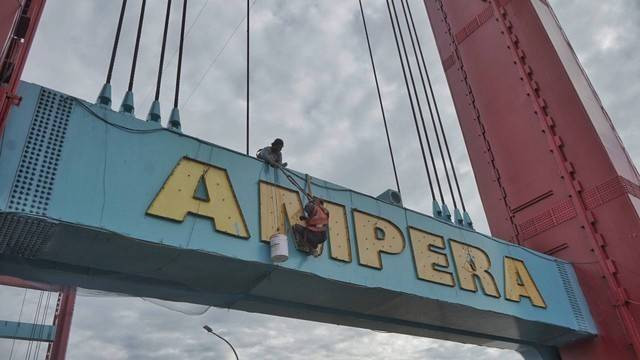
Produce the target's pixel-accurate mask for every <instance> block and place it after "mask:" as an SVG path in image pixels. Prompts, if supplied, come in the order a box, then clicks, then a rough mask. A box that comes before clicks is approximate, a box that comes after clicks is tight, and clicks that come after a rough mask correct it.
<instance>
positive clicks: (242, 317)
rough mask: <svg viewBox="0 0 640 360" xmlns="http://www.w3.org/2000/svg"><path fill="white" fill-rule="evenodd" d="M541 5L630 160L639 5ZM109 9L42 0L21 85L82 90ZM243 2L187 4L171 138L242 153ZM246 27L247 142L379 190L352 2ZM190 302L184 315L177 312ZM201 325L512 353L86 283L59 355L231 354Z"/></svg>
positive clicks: (403, 349) (372, 105)
mask: <svg viewBox="0 0 640 360" xmlns="http://www.w3.org/2000/svg"><path fill="white" fill-rule="evenodd" d="M4 1H7V0H4ZM363 2H364V4H365V12H366V15H367V21H368V25H369V29H370V35H371V38H372V42H373V50H374V56H375V58H376V65H377V67H378V71H379V73H378V75H379V77H380V80H381V86H382V91H383V98H384V102H385V108H386V110H387V116H388V119H389V121H390V132H391V139H392V142H393V144H394V146H395V147H394V151H395V153H396V157H397V158H396V161H397V163H398V170H399V176H400V183H401V188H402V192H403V197H404V203H405V206H407V207H409V208H413V209H417V210H420V211H423V212H427V213H430V200H429V199H428V190H427V189H426V187H425V183H426V179H425V178H424V171H423V170H422V168H421V165H420V161H421V158H420V156H419V148H418V144H417V140H416V138H415V133H414V131H413V125H412V124H411V117H410V109H409V106H408V101H407V98H406V93H405V91H404V84H403V83H402V74H401V71H400V68H399V63H398V58H397V56H396V52H395V51H396V50H395V44H394V43H393V35H392V33H391V32H390V25H389V20H388V17H387V12H386V11H387V10H386V7H385V5H384V1H383V0H365V1H363ZM139 3H140V1H139V0H132V1H129V7H128V9H127V16H126V19H125V25H124V28H123V36H122V40H121V47H120V49H119V53H118V59H117V61H116V66H115V73H114V78H113V80H112V84H113V87H114V94H113V95H114V96H113V99H114V104H115V105H114V107H115V106H117V105H119V103H120V101H121V99H122V96H123V93H124V91H125V90H126V85H127V82H128V74H129V67H130V59H131V54H132V49H133V43H134V32H135V25H136V20H137V14H138V7H139ZM180 3H181V2H178V1H174V5H175V6H174V13H173V14H174V16H173V18H172V24H171V25H172V32H170V34H169V36H170V41H169V46H168V50H167V69H166V71H165V75H166V76H165V77H164V82H163V92H162V97H161V103H162V105H163V108H162V110H163V121H166V118H167V117H168V113H169V111H170V104H171V103H172V93H173V87H174V76H175V75H174V74H175V71H174V69H175V64H176V61H175V60H176V57H175V52H176V47H177V35H178V33H177V31H176V29H177V28H178V25H179V24H178V18H177V16H175V15H176V14H178V7H179V6H180ZM551 3H552V5H553V6H554V8H555V10H556V13H557V15H558V17H559V18H560V21H561V23H562V24H563V26H564V29H565V30H566V32H567V34H568V36H569V38H570V40H571V41H572V45H573V46H574V48H575V50H576V52H577V54H578V56H579V58H580V59H581V60H582V63H583V65H584V67H585V69H586V71H587V73H588V74H589V76H590V78H591V80H592V82H593V83H594V86H595V88H596V89H597V91H598V93H599V95H600V97H601V99H602V101H603V102H604V104H605V107H606V108H607V110H608V111H609V113H610V115H611V117H612V118H613V121H614V123H615V125H616V126H617V129H618V132H619V133H620V135H621V137H622V139H623V141H624V142H625V144H626V146H627V149H628V151H629V153H630V154H631V157H632V158H635V159H637V158H638V157H639V155H640V143H639V142H637V141H636V139H637V138H638V136H640V126H638V125H637V116H638V115H637V114H639V113H640V102H639V101H637V98H638V97H640V82H638V79H640V66H638V61H637V59H638V58H640V47H638V45H637V38H638V36H639V35H640V3H639V2H638V0H615V1H600V0H552V1H551ZM119 4H120V1H116V0H110V1H104V0H49V1H48V3H47V6H46V8H45V12H44V15H43V18H42V21H41V24H40V27H39V30H38V35H37V37H36V40H35V42H34V45H33V48H32V51H31V55H30V59H29V61H28V63H27V67H26V69H25V73H24V79H25V80H27V81H31V82H35V83H38V84H41V85H45V86H48V87H51V88H54V89H56V90H59V91H62V92H66V93H69V94H71V95H74V96H77V97H80V98H83V99H87V100H93V99H95V97H96V95H97V94H98V91H99V89H100V87H101V85H102V83H103V82H104V78H105V75H106V69H107V65H108V57H109V54H110V49H111V44H112V41H113V35H114V32H115V24H116V20H117V15H118V11H119V6H120V5H119ZM164 4H165V1H160V0H151V1H148V8H147V17H146V20H145V27H144V31H143V40H142V45H141V50H140V59H139V64H138V70H137V74H136V81H135V88H134V93H135V99H136V114H137V116H138V117H141V118H144V117H146V113H147V111H148V108H149V104H150V102H151V100H152V97H153V90H154V84H155V73H156V71H157V59H158V55H159V52H160V50H159V48H160V46H159V45H160V41H161V28H162V21H163V16H164V7H165V5H164ZM411 4H412V8H413V10H414V15H416V21H417V22H418V28H419V29H421V34H420V35H421V39H422V41H423V46H425V47H426V48H427V54H426V56H427V58H428V59H427V60H428V66H429V68H430V70H431V72H432V77H433V78H434V81H435V89H436V92H437V94H438V100H439V104H440V107H441V110H442V113H443V116H444V119H445V121H446V127H447V134H448V136H449V141H450V142H451V144H452V149H453V153H454V154H453V155H454V158H455V162H456V164H457V167H458V170H459V175H460V178H461V181H462V185H463V192H464V195H465V200H466V202H467V204H468V207H469V208H470V212H471V215H472V217H473V219H474V221H475V222H476V225H477V228H478V229H480V230H481V231H484V232H488V228H487V225H486V220H485V219H484V215H483V211H482V206H481V204H480V200H479V196H478V193H477V189H476V186H475V182H474V179H473V174H472V171H471V168H470V165H469V163H468V157H467V155H466V151H465V149H464V144H463V142H462V138H461V134H460V130H459V128H458V126H457V122H456V121H457V120H456V118H455V111H454V109H453V105H452V102H451V99H450V95H449V92H448V89H447V86H446V83H445V80H444V74H443V72H442V69H441V65H440V64H439V61H438V56H437V55H436V51H435V48H434V45H433V37H432V35H431V32H430V27H429V25H428V22H427V19H426V14H425V13H424V11H423V7H422V6H421V1H419V0H411ZM244 6H245V5H244V1H240V0H237V1H229V0H192V1H190V2H189V9H188V14H189V15H188V16H189V20H188V24H187V28H188V33H187V39H186V45H185V46H186V50H185V60H184V69H183V70H184V73H183V80H182V95H181V105H180V107H181V115H182V126H183V130H184V132H185V133H188V134H190V135H193V136H196V137H199V138H202V139H205V140H208V141H211V142H213V143H217V144H220V145H223V146H226V147H229V148H231V149H235V150H238V151H244V148H245V143H244V121H245V83H244V81H245V72H244V66H245V65H244V61H245V57H244V56H245V32H244V23H242V21H243V19H244V15H245V7H244ZM251 23H252V32H251V36H252V56H251V61H252V79H251V109H252V111H251V123H252V132H251V144H250V147H251V149H257V148H259V147H261V146H263V145H265V144H267V143H268V142H270V141H271V140H272V139H273V138H274V137H276V136H278V137H282V138H283V139H285V143H286V145H285V157H286V161H288V162H289V164H290V166H291V167H293V168H295V169H296V170H300V171H303V172H307V173H310V174H313V175H314V176H317V177H320V178H324V179H327V180H330V181H333V182H336V183H339V184H341V185H344V186H347V187H350V188H354V189H357V190H360V191H362V192H365V193H368V194H372V195H377V194H378V193H380V192H382V191H384V190H385V189H387V188H393V187H394V180H393V173H392V171H391V163H390V160H389V156H388V151H387V147H386V146H387V145H386V140H385V138H384V128H383V126H382V121H381V117H380V111H379V107H378V103H377V97H376V93H375V86H374V83H373V78H372V73H371V68H370V63H369V58H368V53H367V49H366V43H365V41H364V33H363V28H362V23H361V18H360V14H359V9H358V5H357V1H355V0H295V1H294V0H257V1H256V3H255V5H254V7H253V8H252V15H251ZM238 25H239V28H238V31H237V32H236V33H235V35H233V34H234V29H235V28H236V27H237V26H238ZM232 35H233V36H232ZM225 44H226V45H225ZM312 140H319V141H320V142H321V143H322V144H323V148H322V152H318V151H317V150H316V149H314V148H312V147H309V146H308V144H309V143H310V141H312ZM362 174H371V175H373V176H371V175H370V176H362ZM23 296H24V291H23V290H18V289H7V288H0V298H1V299H2V304H3V306H1V307H0V315H1V316H0V318H2V319H7V320H17V314H18V311H19V308H20V304H21V302H22V299H23ZM39 296H40V295H39V294H38V293H37V292H34V291H30V292H28V293H27V296H26V304H27V305H26V307H25V311H24V314H25V315H23V316H24V317H23V318H22V320H23V321H29V320H28V319H26V318H27V314H28V316H31V317H32V316H33V314H34V313H33V308H34V306H35V303H37V302H38V299H39ZM45 299H46V295H45ZM5 304H6V306H5ZM204 310H206V309H202V308H200V307H187V308H186V311H187V312H190V313H199V312H202V311H204ZM205 323H207V324H210V325H211V326H212V328H214V330H216V331H219V332H220V334H222V335H224V336H226V337H227V338H228V339H229V340H230V341H231V342H232V343H233V344H234V345H235V346H236V348H237V350H238V353H239V355H240V357H241V358H244V359H257V358H259V359H297V358H301V357H305V358H309V359H325V358H332V359H389V358H394V359H472V358H473V359H517V358H519V356H518V355H517V354H516V353H513V352H509V351H500V350H495V349H489V348H481V347H476V346H470V345H461V344H454V343H449V342H443V341H436V340H431V339H422V338H416V337H410V336H403V335H395V334H383V333H378V332H373V331H368V330H361V329H352V328H346V327H339V326H333V325H326V324H317V323H311V322H306V321H299V320H291V319H283V318H277V317H271V316H265V315H256V314H249V313H243V312H237V311H228V310H222V309H210V310H209V311H207V312H206V313H204V314H203V315H184V314H183V313H181V312H176V311H171V310H167V309H165V308H163V307H160V306H158V305H156V304H153V303H151V302H149V301H144V300H142V299H137V298H127V297H120V296H94V295H93V294H88V293H86V292H83V293H82V294H81V296H80V297H79V298H78V301H77V306H76V311H75V315H74V322H73V328H72V335H71V344H70V346H69V353H68V358H69V359H152V358H153V359H183V358H185V359H210V358H218V359H224V358H229V359H231V358H232V354H231V352H230V351H229V350H228V349H227V348H225V344H224V343H222V342H221V341H218V340H217V339H216V338H214V337H211V336H207V334H206V333H205V332H204V331H203V330H202V329H201V326H202V325H203V324H205ZM11 345H12V342H10V341H6V340H2V341H0V354H6V352H5V351H9V349H10V348H11ZM26 350H27V346H26V344H25V343H18V344H17V345H16V346H15V348H14V356H16V355H17V358H23V357H24V355H25V351H26ZM34 351H35V349H33V350H32V352H34ZM41 351H42V349H41ZM225 356H226V357H225Z"/></svg>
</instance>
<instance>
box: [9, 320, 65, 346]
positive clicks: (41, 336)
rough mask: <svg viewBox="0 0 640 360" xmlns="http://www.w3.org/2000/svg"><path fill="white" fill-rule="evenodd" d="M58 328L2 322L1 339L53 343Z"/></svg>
mask: <svg viewBox="0 0 640 360" xmlns="http://www.w3.org/2000/svg"><path fill="white" fill-rule="evenodd" d="M55 334H56V327H55V326H53V325H42V324H30V323H23V322H15V321H4V320H0V339H16V340H29V341H44V342H53V340H54V336H55Z"/></svg>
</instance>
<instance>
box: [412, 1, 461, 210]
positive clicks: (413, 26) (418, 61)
mask: <svg viewBox="0 0 640 360" xmlns="http://www.w3.org/2000/svg"><path fill="white" fill-rule="evenodd" d="M400 3H401V5H402V12H403V13H404V20H405V22H406V23H407V29H408V31H409V38H410V39H411V46H412V48H413V55H414V57H415V60H416V64H417V65H418V73H419V74H420V81H421V83H422V89H423V90H424V96H425V98H426V99H427V106H428V108H429V117H430V118H431V124H432V125H433V131H434V134H435V137H436V142H437V144H438V150H439V152H440V159H441V160H442V166H443V167H444V173H445V177H446V180H447V185H448V186H449V192H450V194H451V199H452V200H453V207H454V208H456V209H457V208H458V204H457V202H456V198H455V195H454V193H453V187H452V186H451V178H450V177H449V170H448V169H447V163H446V161H445V159H444V152H443V151H442V143H441V142H440V136H439V135H438V127H437V126H436V120H435V117H434V115H433V109H432V106H431V101H430V100H429V93H428V92H427V86H426V84H425V81H424V75H423V73H422V68H421V67H420V58H419V57H418V51H417V49H416V42H415V39H414V35H415V38H417V37H418V32H417V31H416V27H415V23H414V21H413V16H411V26H409V18H408V17H407V10H406V8H405V3H406V4H407V5H408V1H407V0H400ZM412 28H413V31H411V30H412ZM414 33H415V34H414ZM420 53H421V55H422V50H420ZM423 61H424V58H423ZM425 70H426V67H425ZM416 96H417V93H416ZM423 125H424V123H423ZM425 134H426V129H425ZM425 136H426V135H425ZM434 167H435V163H434Z"/></svg>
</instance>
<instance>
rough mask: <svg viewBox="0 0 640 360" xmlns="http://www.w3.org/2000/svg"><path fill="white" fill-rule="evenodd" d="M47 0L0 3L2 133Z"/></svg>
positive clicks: (15, 97) (16, 99)
mask: <svg viewBox="0 0 640 360" xmlns="http://www.w3.org/2000/svg"><path fill="white" fill-rule="evenodd" d="M44 4H45V0H21V1H4V2H3V4H2V5H1V6H0V45H2V48H0V134H2V131H3V129H4V126H5V120H6V118H7V115H8V114H9V109H11V106H13V105H17V104H19V103H20V99H19V98H18V96H17V95H16V90H17V89H18V84H19V83H20V77H21V76H22V70H23V69H24V65H25V63H26V62H27V56H28V54H29V49H30V48H31V43H32V42H33V38H34V36H35V32H36V29H37V27H38V23H39V22H40V16H41V15H42V10H43V9H44Z"/></svg>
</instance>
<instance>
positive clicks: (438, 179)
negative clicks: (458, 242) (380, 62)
mask: <svg viewBox="0 0 640 360" xmlns="http://www.w3.org/2000/svg"><path fill="white" fill-rule="evenodd" d="M391 4H392V5H393V14H394V17H395V21H396V25H398V33H399V34H400V42H401V43H402V50H403V52H404V57H405V59H406V61H407V69H408V70H409V78H410V79H411V86H412V88H413V94H414V95H415V97H416V99H415V100H416V106H417V107H418V114H419V115H420V120H421V122H422V128H423V131H424V138H425V140H426V143H427V149H428V150H429V158H430V159H431V165H432V166H433V174H434V177H435V180H436V185H437V187H438V194H439V195H440V201H441V202H442V204H444V203H445V201H444V195H443V193H442V185H440V176H439V175H438V168H437V166H436V162H435V159H434V157H433V149H432V147H431V140H429V133H428V132H427V127H426V124H425V122H424V114H423V113H422V106H421V105H420V99H419V97H418V88H417V87H416V82H415V78H414V76H413V70H411V61H410V59H409V53H408V52H407V46H406V44H405V42H404V35H402V26H401V25H400V18H399V17H398V10H397V8H396V3H395V0H391ZM407 26H408V23H407ZM409 97H411V92H409ZM419 133H420V130H418V136H420V134H419ZM434 198H435V197H434Z"/></svg>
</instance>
